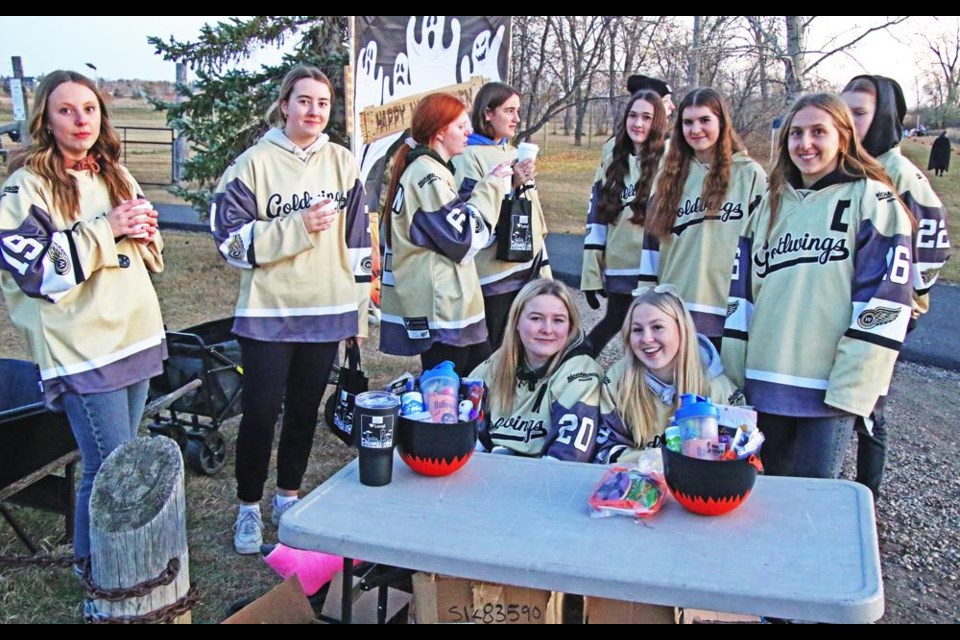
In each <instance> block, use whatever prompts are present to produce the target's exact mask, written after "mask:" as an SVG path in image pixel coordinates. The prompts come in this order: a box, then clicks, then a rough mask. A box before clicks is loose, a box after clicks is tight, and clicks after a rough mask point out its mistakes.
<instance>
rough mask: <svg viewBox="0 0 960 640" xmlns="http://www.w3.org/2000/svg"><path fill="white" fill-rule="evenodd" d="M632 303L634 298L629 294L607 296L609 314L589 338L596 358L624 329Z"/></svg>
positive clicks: (592, 331)
mask: <svg viewBox="0 0 960 640" xmlns="http://www.w3.org/2000/svg"><path fill="white" fill-rule="evenodd" d="M631 302H633V296H632V295H631V294H629V293H608V294H607V313H606V315H604V316H603V318H601V319H600V322H598V323H597V325H596V326H595V327H594V328H593V329H591V330H590V334H589V335H588V336H587V340H588V341H589V342H590V348H591V349H592V352H593V357H594V358H596V357H598V356H599V355H600V352H601V351H603V348H604V347H605V346H607V343H608V342H610V339H611V338H612V337H613V336H615V335H617V332H618V331H620V328H621V327H623V321H624V319H625V318H626V317H627V309H629V308H630V303H631Z"/></svg>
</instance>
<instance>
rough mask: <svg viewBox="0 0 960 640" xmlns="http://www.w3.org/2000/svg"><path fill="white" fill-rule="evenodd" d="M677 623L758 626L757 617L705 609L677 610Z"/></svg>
mask: <svg viewBox="0 0 960 640" xmlns="http://www.w3.org/2000/svg"><path fill="white" fill-rule="evenodd" d="M677 622H679V623H680V624H759V623H760V622H761V620H760V618H759V617H758V616H751V615H749V614H746V613H724V612H723V611H707V610H706V609H690V608H683V609H677Z"/></svg>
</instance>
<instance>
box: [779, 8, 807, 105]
mask: <svg viewBox="0 0 960 640" xmlns="http://www.w3.org/2000/svg"><path fill="white" fill-rule="evenodd" d="M784 20H786V25H787V56H788V59H787V60H786V61H785V65H786V69H785V70H784V80H785V81H786V84H787V96H786V99H787V105H788V106H789V105H792V104H793V103H794V102H796V101H797V98H799V97H800V94H801V93H803V78H804V75H806V73H807V65H806V60H805V59H804V56H803V51H804V33H803V29H804V27H803V16H784Z"/></svg>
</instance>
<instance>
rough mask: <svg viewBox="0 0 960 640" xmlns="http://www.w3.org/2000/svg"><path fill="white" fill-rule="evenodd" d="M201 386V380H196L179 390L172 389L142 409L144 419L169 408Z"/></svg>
mask: <svg viewBox="0 0 960 640" xmlns="http://www.w3.org/2000/svg"><path fill="white" fill-rule="evenodd" d="M202 384H203V380H201V379H200V378H196V379H194V380H191V381H190V382H188V383H187V384H185V385H183V386H182V387H180V388H179V389H174V390H173V391H171V392H170V393H168V394H166V395H164V396H160V397H159V398H157V399H156V400H154V401H153V402H151V403H150V404H148V405H147V406H146V407H144V409H143V415H144V417H146V416H150V415H153V414H155V413H157V412H158V411H163V410H164V409H166V408H167V407H169V406H170V405H172V404H173V403H174V402H176V401H177V400H179V399H180V398H182V397H183V396H185V395H187V394H188V393H190V392H191V391H193V390H194V389H199V388H200V385H202Z"/></svg>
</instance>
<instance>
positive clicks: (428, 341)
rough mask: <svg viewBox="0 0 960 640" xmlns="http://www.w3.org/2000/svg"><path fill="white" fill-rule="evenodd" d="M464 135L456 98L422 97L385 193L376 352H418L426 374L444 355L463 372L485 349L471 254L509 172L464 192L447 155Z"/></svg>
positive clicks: (464, 117) (466, 120)
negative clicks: (380, 312) (386, 206)
mask: <svg viewBox="0 0 960 640" xmlns="http://www.w3.org/2000/svg"><path fill="white" fill-rule="evenodd" d="M469 135H470V117H469V115H468V114H467V109H466V107H464V105H463V103H462V102H460V100H458V99H457V98H456V97H455V96H452V95H450V94H447V93H434V94H431V95H429V96H427V97H425V98H424V99H423V100H421V101H420V102H419V103H418V104H417V107H416V109H414V111H413V119H412V124H411V136H410V138H408V139H407V144H405V145H402V146H401V147H400V150H399V151H397V154H396V156H394V160H393V173H392V177H391V180H390V187H389V189H388V190H387V200H386V202H387V203H389V207H390V214H389V215H385V216H384V217H383V233H382V234H381V238H382V240H383V242H384V243H385V247H384V251H383V256H384V261H383V290H382V309H383V315H382V319H381V324H380V350H381V351H383V352H384V353H390V354H394V355H402V356H414V355H419V356H420V362H421V364H422V366H423V369H424V371H426V370H427V369H431V368H433V367H434V366H436V365H437V364H439V363H441V362H443V361H444V360H450V361H451V362H453V363H454V367H455V368H456V370H457V372H458V373H460V374H461V375H463V374H464V373H465V372H467V371H470V370H471V369H473V368H474V367H475V366H476V365H478V364H479V363H481V362H483V360H484V359H485V358H486V357H487V356H488V355H489V354H490V348H489V345H488V344H487V325H486V322H485V320H484V306H483V293H482V291H481V287H480V278H479V277H478V276H477V269H476V267H475V266H474V261H473V258H474V256H476V255H477V253H478V252H479V251H480V250H481V249H483V248H484V247H486V246H487V245H488V243H489V241H490V238H491V234H492V230H493V228H494V227H495V226H496V223H497V217H498V215H499V213H500V203H501V201H502V200H503V197H504V195H505V194H506V192H507V190H508V189H509V187H510V176H511V175H512V174H513V170H512V169H511V167H510V161H509V160H506V159H505V160H504V161H503V162H501V163H499V164H497V165H495V166H494V167H493V168H492V169H491V170H490V171H489V172H487V174H486V175H484V176H483V177H482V178H480V179H479V180H478V181H477V183H476V184H475V185H474V186H473V190H472V192H471V195H470V197H469V198H468V199H467V200H464V199H463V198H461V197H460V194H459V193H458V191H457V185H456V181H455V179H454V177H453V165H452V164H451V163H450V160H451V158H453V157H454V156H458V155H460V154H461V153H463V152H464V151H466V149H467V137H468V136H469Z"/></svg>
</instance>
